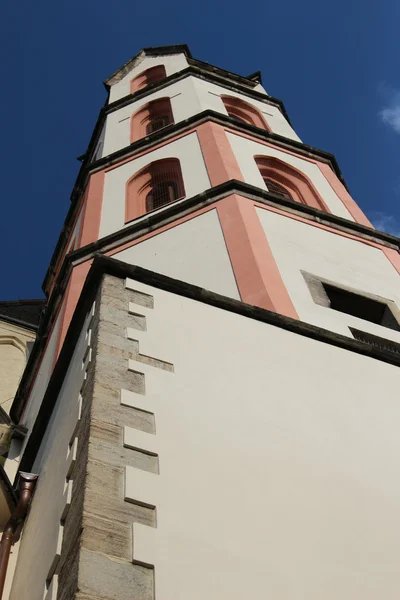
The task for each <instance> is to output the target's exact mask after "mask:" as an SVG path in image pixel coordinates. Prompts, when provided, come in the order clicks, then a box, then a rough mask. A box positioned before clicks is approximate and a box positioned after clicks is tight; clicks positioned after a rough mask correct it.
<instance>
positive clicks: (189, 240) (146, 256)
mask: <svg viewBox="0 0 400 600" xmlns="http://www.w3.org/2000/svg"><path fill="white" fill-rule="evenodd" d="M114 258H117V259H118V260H122V261H124V262H127V263H129V264H132V265H140V266H141V267H145V268H146V269H150V270H153V271H156V272H157V273H163V274H164V275H169V276H170V277H173V278H175V279H179V280H181V281H186V282H188V283H193V284H194V285H198V286H200V287H203V288H205V289H207V290H212V291H213V292H217V293H218V294H223V295H225V296H229V297H230V298H235V299H237V300H240V296H239V292H238V289H237V285H236V281H235V277H234V274H233V271H232V265H231V263H230V260H229V255H228V252H227V249H226V245H225V240H224V237H223V233H222V229H221V226H220V223H219V219H218V215H217V211H216V210H211V211H209V212H207V213H205V214H203V215H200V216H199V217H195V218H194V219H190V221H186V222H185V223H182V224H181V225H177V226H176V227H173V228H172V229H169V230H167V231H165V232H163V233H160V234H159V235H156V236H155V237H152V238H150V239H148V240H146V241H144V242H141V243H140V244H137V245H136V246H132V247H131V248H128V249H127V250H123V251H122V252H119V253H118V254H115V255H114Z"/></svg>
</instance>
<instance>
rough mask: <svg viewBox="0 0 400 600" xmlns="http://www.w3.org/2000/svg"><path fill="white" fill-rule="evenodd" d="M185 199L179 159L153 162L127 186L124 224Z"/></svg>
mask: <svg viewBox="0 0 400 600" xmlns="http://www.w3.org/2000/svg"><path fill="white" fill-rule="evenodd" d="M184 196H185V188H184V186H183V179H182V171H181V165H180V163H179V160H178V159H177V158H166V159H164V160H157V161H155V162H152V163H151V164H150V165H147V167H145V168H144V169H142V170H141V171H139V172H138V173H136V174H135V175H134V176H133V177H132V178H131V179H130V180H129V181H128V183H127V187H126V218H125V222H126V223H127V222H129V221H132V219H135V218H136V217H139V216H140V215H143V214H144V213H146V212H150V211H151V210H156V209H157V208H160V207H161V206H164V205H165V204H169V203H170V202H174V201H175V200H179V199H180V198H184Z"/></svg>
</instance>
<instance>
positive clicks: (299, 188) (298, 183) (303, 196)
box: [254, 155, 331, 213]
mask: <svg viewBox="0 0 400 600" xmlns="http://www.w3.org/2000/svg"><path fill="white" fill-rule="evenodd" d="M254 160H255V162H256V165H257V167H258V169H259V171H260V173H261V175H262V177H263V179H264V180H265V178H266V177H270V178H271V179H272V180H276V181H277V182H278V183H281V184H283V185H284V186H285V187H286V189H287V190H288V191H289V192H290V194H291V196H292V198H293V200H297V202H300V203H301V204H308V206H312V207H313V208H318V209H319V210H321V209H322V210H324V211H326V212H327V213H329V212H331V211H330V210H329V208H328V207H327V205H326V204H325V202H324V201H323V199H322V197H321V195H320V193H319V192H318V190H317V189H316V188H315V186H314V184H313V183H312V181H311V179H310V178H309V177H307V175H306V174H305V173H303V172H302V171H299V169H297V168H296V167H293V166H292V165H290V164H289V163H286V162H285V161H283V160H281V159H280V158H276V157H275V156H260V155H256V156H255V157H254Z"/></svg>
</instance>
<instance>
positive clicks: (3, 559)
mask: <svg viewBox="0 0 400 600" xmlns="http://www.w3.org/2000/svg"><path fill="white" fill-rule="evenodd" d="M37 477H38V476H37V475H33V474H32V473H23V472H22V471H21V472H20V474H19V486H18V487H19V500H18V504H17V506H16V507H15V509H14V512H13V513H12V515H11V517H10V518H9V520H8V522H7V525H6V526H5V528H4V531H3V535H2V537H1V542H0V600H1V599H2V597H3V590H4V583H5V581H6V574H7V566H8V559H9V558H10V551H11V546H12V543H13V538H14V534H15V532H16V530H17V528H18V526H19V525H20V524H21V523H22V521H23V520H24V519H25V517H26V513H27V511H28V506H29V502H30V501H31V498H32V494H33V490H34V488H35V485H36V480H37Z"/></svg>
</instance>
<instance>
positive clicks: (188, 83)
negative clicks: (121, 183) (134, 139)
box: [101, 77, 203, 156]
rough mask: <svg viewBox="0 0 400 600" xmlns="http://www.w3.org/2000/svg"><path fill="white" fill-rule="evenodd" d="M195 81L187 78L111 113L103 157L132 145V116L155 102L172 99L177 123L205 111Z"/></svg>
mask: <svg viewBox="0 0 400 600" xmlns="http://www.w3.org/2000/svg"><path fill="white" fill-rule="evenodd" d="M194 81H195V80H194V78H193V77H187V78H185V79H183V80H181V81H177V82H176V83H174V84H172V85H169V86H168V87H167V88H163V89H162V90H158V91H156V92H154V93H153V94H150V95H149V96H146V97H145V98H141V99H140V100H137V101H136V102H133V103H132V104H128V106H124V107H123V108H120V109H118V110H116V111H114V112H112V113H110V114H109V115H108V116H107V119H106V123H105V136H104V145H103V148H102V154H101V156H107V155H108V154H111V153H112V152H116V151H117V150H120V149H121V148H125V147H126V146H129V144H130V143H131V139H130V130H131V116H132V115H133V114H135V113H136V112H137V111H138V110H139V109H140V108H141V107H142V106H144V105H145V104H148V103H149V102H152V101H153V100H158V99H159V98H166V97H167V98H170V100H171V108H172V114H173V116H174V122H175V123H178V122H179V121H183V120H185V119H187V118H189V117H191V116H192V115H195V114H197V113H199V112H201V110H203V109H202V108H201V106H200V102H199V100H198V98H197V95H196V90H195V86H194Z"/></svg>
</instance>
